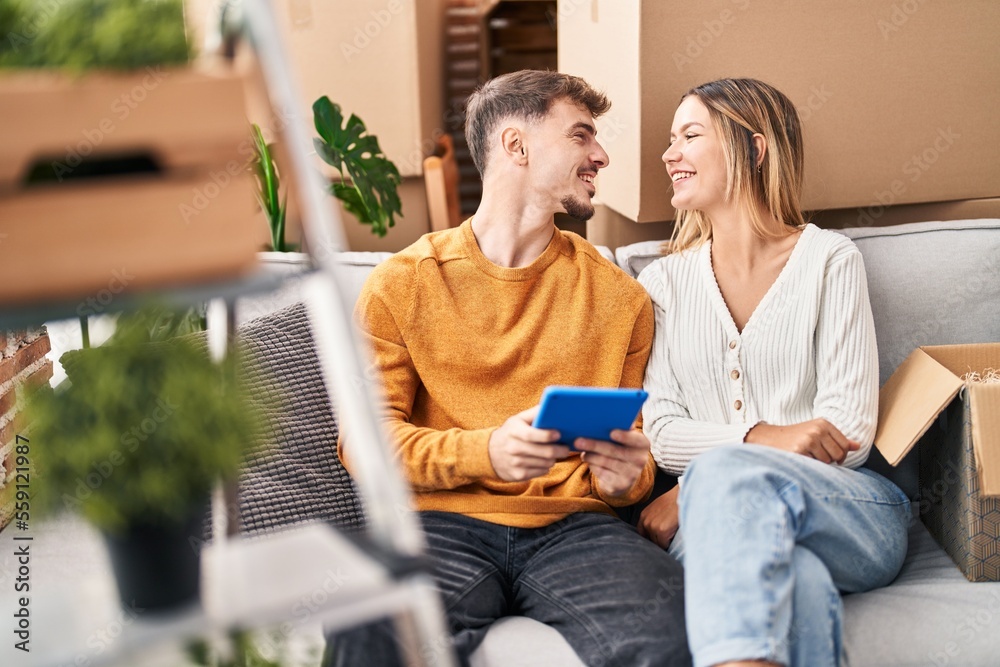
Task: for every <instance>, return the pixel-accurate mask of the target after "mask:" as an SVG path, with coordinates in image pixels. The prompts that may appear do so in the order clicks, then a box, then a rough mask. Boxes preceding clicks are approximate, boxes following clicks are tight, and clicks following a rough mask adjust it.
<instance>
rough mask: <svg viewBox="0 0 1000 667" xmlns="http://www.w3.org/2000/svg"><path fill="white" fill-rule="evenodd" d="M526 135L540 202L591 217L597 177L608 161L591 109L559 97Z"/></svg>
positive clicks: (528, 154) (534, 181)
mask: <svg viewBox="0 0 1000 667" xmlns="http://www.w3.org/2000/svg"><path fill="white" fill-rule="evenodd" d="M525 139H526V141H525V147H526V150H527V160H528V167H529V169H531V173H530V176H531V185H530V187H531V188H532V190H534V191H535V194H536V197H537V198H538V201H539V204H542V202H543V201H544V202H545V203H544V205H545V206H547V207H549V208H552V210H555V211H563V212H565V213H568V214H569V215H570V216H572V217H574V218H576V219H577V220H589V219H590V217H591V216H592V215H594V205H593V204H592V203H591V202H590V200H591V198H593V196H594V194H595V193H596V192H597V190H596V188H595V186H594V177H596V176H597V172H598V170H600V169H603V168H604V167H606V166H608V162H609V158H608V154H607V153H605V152H604V148H603V147H602V146H601V144H599V143H598V142H597V130H596V128H595V127H594V119H593V118H592V117H591V115H590V112H588V111H587V110H586V109H585V108H583V107H580V106H577V105H575V104H573V103H571V102H568V101H565V100H558V101H556V102H554V103H553V104H552V108H551V109H549V113H548V115H546V116H545V118H543V119H542V120H540V121H538V122H537V123H535V124H533V125H531V126H530V127H529V128H527V129H526V136H525Z"/></svg>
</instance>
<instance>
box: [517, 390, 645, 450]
mask: <svg viewBox="0 0 1000 667" xmlns="http://www.w3.org/2000/svg"><path fill="white" fill-rule="evenodd" d="M647 396H649V394H647V393H646V392H644V391H643V390H642V389H606V388H600V387H548V388H546V389H545V391H544V393H542V406H541V409H540V410H539V411H538V416H537V417H535V423H534V424H533V426H534V427H535V428H546V429H555V430H557V431H559V436H560V438H559V443H561V444H564V445H569V446H570V448H572V446H573V441H574V440H576V439H577V438H592V439H594V440H609V441H610V440H611V431H613V430H615V429H623V430H627V429H630V428H632V425H633V424H634V423H635V420H636V418H637V417H638V416H639V410H640V409H642V404H643V402H644V401H645V400H646V397H647Z"/></svg>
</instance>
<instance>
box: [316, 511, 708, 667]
mask: <svg viewBox="0 0 1000 667" xmlns="http://www.w3.org/2000/svg"><path fill="white" fill-rule="evenodd" d="M421 517H422V521H423V525H424V530H425V531H426V533H427V541H428V555H429V556H430V558H431V559H432V561H433V563H434V566H435V567H434V573H433V574H434V578H435V580H436V581H437V584H438V586H439V588H440V591H441V596H442V600H443V602H444V605H445V609H446V611H447V614H448V626H449V628H450V630H451V633H452V641H453V646H454V649H455V653H456V654H457V656H458V658H459V660H460V661H461V663H462V664H467V663H468V658H469V655H470V654H471V653H472V652H473V651H474V650H475V649H476V647H477V646H479V644H480V642H482V640H483V637H484V636H485V635H486V631H487V629H488V628H489V626H490V624H491V623H492V622H493V621H495V620H497V619H499V618H501V617H503V616H511V615H521V616H527V617H528V618H533V619H535V620H537V621H540V622H542V623H545V624H546V625H549V626H552V627H553V628H555V629H556V630H558V631H559V632H560V633H561V634H562V635H563V637H565V638H566V641H567V642H569V644H570V646H572V647H573V649H574V650H575V651H576V652H577V654H578V655H579V656H580V658H581V659H582V660H583V662H585V663H586V664H587V665H590V666H591V667H605V666H606V667H610V666H612V665H615V666H618V665H621V666H622V667H641V666H643V665H670V666H674V665H677V666H681V665H689V664H690V663H691V657H690V654H689V652H688V646H687V637H686V634H685V631H684V595H683V579H684V577H683V572H682V570H681V566H680V565H679V564H678V563H677V561H676V560H674V559H673V558H672V557H671V556H669V555H667V553H666V552H665V551H663V550H662V549H660V548H659V547H657V546H656V545H655V544H653V543H652V542H649V541H647V540H645V539H643V538H641V537H639V535H638V534H637V533H636V532H635V529H634V528H632V527H631V526H630V525H628V524H626V523H624V522H623V521H621V520H620V519H618V518H615V517H612V516H608V515H605V514H599V513H590V512H588V513H579V514H573V515H571V516H568V517H566V518H565V519H563V520H561V521H558V522H556V523H554V524H552V525H551V526H546V527H545V528H536V529H525V528H509V527H507V526H499V525H496V524H492V523H487V522H485V521H479V520H477V519H471V518H469V517H466V516H463V515H460V514H449V513H445V512H424V513H422V514H421ZM329 640H330V644H329V646H328V651H327V657H326V661H325V662H326V664H327V665H333V666H336V667H358V666H361V665H366V666H367V665H378V666H383V665H384V666H386V667H388V666H389V665H398V664H401V661H400V660H399V657H398V654H397V652H396V650H395V640H394V632H393V629H392V625H391V623H389V622H388V621H386V622H381V623H376V624H372V625H370V626H366V627H362V628H358V629H355V630H351V631H349V632H345V633H341V634H338V635H334V636H331V637H330V638H329Z"/></svg>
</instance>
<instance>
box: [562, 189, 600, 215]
mask: <svg viewBox="0 0 1000 667" xmlns="http://www.w3.org/2000/svg"><path fill="white" fill-rule="evenodd" d="M560 203H561V204H562V206H563V209H565V211H566V215H568V216H570V217H571V218H573V219H575V220H579V221H580V222H586V221H588V220H590V219H591V218H592V217H594V205H593V204H591V203H590V202H589V201H588V202H583V201H580V200H579V199H577V198H576V197H573V196H572V195H566V196H565V197H563V198H562V201H561V202H560Z"/></svg>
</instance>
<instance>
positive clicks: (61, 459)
mask: <svg viewBox="0 0 1000 667" xmlns="http://www.w3.org/2000/svg"><path fill="white" fill-rule="evenodd" d="M198 328H199V325H198V322H197V317H196V316H194V317H191V316H185V317H176V316H174V315H173V314H171V313H169V312H168V311H164V310H162V309H156V308H149V309H144V310H141V311H138V312H136V313H134V314H128V315H122V316H121V317H120V318H119V325H118V330H117V331H116V332H115V334H114V335H113V336H112V338H111V339H110V340H109V341H108V342H107V343H105V344H104V345H102V346H101V347H97V348H93V349H89V350H78V351H73V352H67V353H66V354H65V355H63V357H62V359H61V361H62V363H63V365H64V367H65V369H66V373H67V379H68V380H69V382H68V383H65V382H64V383H63V384H61V385H60V386H59V387H57V388H56V389H55V390H52V389H49V388H47V387H43V388H42V389H41V390H39V391H38V392H37V393H36V394H35V395H33V397H32V398H31V400H30V401H29V405H28V415H29V419H30V420H31V423H32V433H33V434H34V436H35V437H36V438H37V439H38V441H40V442H45V443H46V447H44V448H40V449H38V454H37V456H36V460H35V465H36V474H37V477H38V485H37V488H36V495H35V497H34V501H33V505H32V507H33V508H37V509H38V510H39V511H40V512H41V513H42V514H45V513H52V512H56V511H62V510H71V511H76V512H79V513H81V514H82V515H83V516H84V517H85V518H86V519H87V520H88V521H90V522H91V523H92V524H93V525H94V526H95V527H97V528H98V529H100V531H101V532H102V533H103V534H104V536H105V538H106V543H107V545H108V549H109V552H110V555H111V560H112V563H113V566H114V571H115V577H116V580H117V582H118V587H119V594H120V596H121V598H122V600H123V602H126V603H128V604H136V605H138V606H140V607H143V608H151V609H162V608H168V607H172V606H176V605H180V604H183V603H185V602H188V601H190V600H192V598H194V597H196V594H197V591H198V580H199V571H200V570H199V553H198V547H199V545H200V544H201V538H202V534H203V524H204V520H205V511H206V508H207V504H208V499H209V496H210V492H211V489H212V487H213V485H215V484H216V483H218V482H219V480H224V479H233V478H235V477H236V476H237V475H238V473H239V470H240V469H241V466H242V465H243V462H244V460H245V458H246V457H247V455H248V454H249V452H250V451H251V448H252V447H253V445H254V444H255V443H256V442H257V437H258V436H259V433H260V430H259V429H260V423H261V422H260V419H259V418H258V417H257V416H256V413H255V411H254V409H253V407H252V404H251V402H250V400H249V398H248V397H247V396H246V394H245V393H244V391H243V390H242V389H241V386H242V385H241V383H239V382H237V381H236V380H237V361H238V360H237V359H236V358H234V357H229V358H227V359H226V360H225V361H224V362H222V363H218V364H217V363H213V362H211V361H210V360H209V359H208V357H207V354H206V353H205V350H204V346H203V345H200V344H198V343H197V342H196V340H195V338H194V337H192V336H185V335H181V334H184V333H187V332H190V331H192V330H196V329H198Z"/></svg>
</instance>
